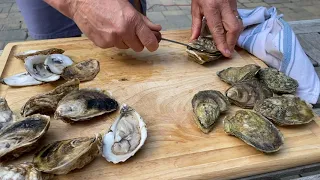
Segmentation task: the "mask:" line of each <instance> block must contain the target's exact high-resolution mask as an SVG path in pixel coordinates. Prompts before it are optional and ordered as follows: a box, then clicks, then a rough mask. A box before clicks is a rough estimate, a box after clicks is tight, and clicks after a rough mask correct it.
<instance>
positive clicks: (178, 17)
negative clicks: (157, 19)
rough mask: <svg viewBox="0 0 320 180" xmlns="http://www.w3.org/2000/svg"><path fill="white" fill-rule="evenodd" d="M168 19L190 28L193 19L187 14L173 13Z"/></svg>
mask: <svg viewBox="0 0 320 180" xmlns="http://www.w3.org/2000/svg"><path fill="white" fill-rule="evenodd" d="M166 19H167V21H168V22H169V23H172V24H174V25H175V26H176V27H178V28H181V27H183V28H187V27H188V28H190V27H191V20H190V19H189V18H188V17H187V16H186V15H173V16H166Z"/></svg>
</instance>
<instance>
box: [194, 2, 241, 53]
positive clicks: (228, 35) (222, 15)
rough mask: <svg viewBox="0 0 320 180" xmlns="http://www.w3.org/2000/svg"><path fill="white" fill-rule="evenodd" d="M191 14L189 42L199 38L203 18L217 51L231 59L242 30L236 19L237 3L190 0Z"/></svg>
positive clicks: (239, 21) (238, 20) (239, 22)
mask: <svg viewBox="0 0 320 180" xmlns="http://www.w3.org/2000/svg"><path fill="white" fill-rule="evenodd" d="M191 12H192V35H191V40H193V39H196V38H198V37H199V35H200V31H201V25H202V18H203V16H204V17H205V18H206V20H207V26H208V28H209V30H210V32H211V34H212V37H213V40H214V43H215V44H216V46H217V48H218V50H219V51H221V53H222V54H223V55H224V56H226V57H231V55H232V52H233V50H234V47H235V45H236V43H237V40H238V38H239V36H240V33H241V31H242V30H243V24H242V21H241V20H240V19H238V18H237V17H236V16H238V11H237V1H236V0H192V4H191Z"/></svg>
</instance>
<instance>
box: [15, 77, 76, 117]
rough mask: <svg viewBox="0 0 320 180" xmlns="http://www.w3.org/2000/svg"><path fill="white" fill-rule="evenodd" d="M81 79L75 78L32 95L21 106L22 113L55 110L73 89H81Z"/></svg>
mask: <svg viewBox="0 0 320 180" xmlns="http://www.w3.org/2000/svg"><path fill="white" fill-rule="evenodd" d="M79 83H80V82H79V80H78V79H73V80H71V81H68V82H66V83H64V84H62V85H60V86H58V87H56V88H55V89H53V90H51V91H49V92H47V93H44V94H40V95H36V96H33V97H31V98H30V99H29V100H28V101H27V102H26V104H25V105H24V106H23V107H22V108H21V115H23V116H29V115H31V114H35V113H41V114H47V113H51V112H55V110H56V109H57V106H58V103H59V101H60V100H61V99H62V98H63V97H64V96H65V95H67V94H68V93H70V92H71V91H75V90H79Z"/></svg>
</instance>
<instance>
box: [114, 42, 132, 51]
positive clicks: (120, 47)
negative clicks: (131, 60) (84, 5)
mask: <svg viewBox="0 0 320 180" xmlns="http://www.w3.org/2000/svg"><path fill="white" fill-rule="evenodd" d="M115 47H117V48H119V49H129V46H127V45H126V44H125V43H124V42H123V41H117V42H116V43H115Z"/></svg>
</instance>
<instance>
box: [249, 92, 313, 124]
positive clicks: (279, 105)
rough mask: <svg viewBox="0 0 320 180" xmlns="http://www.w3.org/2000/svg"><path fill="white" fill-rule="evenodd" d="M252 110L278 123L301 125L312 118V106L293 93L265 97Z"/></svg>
mask: <svg viewBox="0 0 320 180" xmlns="http://www.w3.org/2000/svg"><path fill="white" fill-rule="evenodd" d="M254 110H255V111H256V112H258V113H260V114H262V115H263V116H265V117H267V118H268V119H270V120H272V121H273V122H275V123H276V124H278V125H281V126H284V125H301V124H307V123H309V122H311V121H312V120H314V118H315V117H316V115H315V114H314V112H313V111H312V106H311V105H310V104H309V103H307V102H305V101H303V100H302V99H300V98H299V97H297V96H294V95H282V96H275V97H270V98H268V99H265V100H264V101H262V102H259V103H257V104H256V105H255V106H254Z"/></svg>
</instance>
